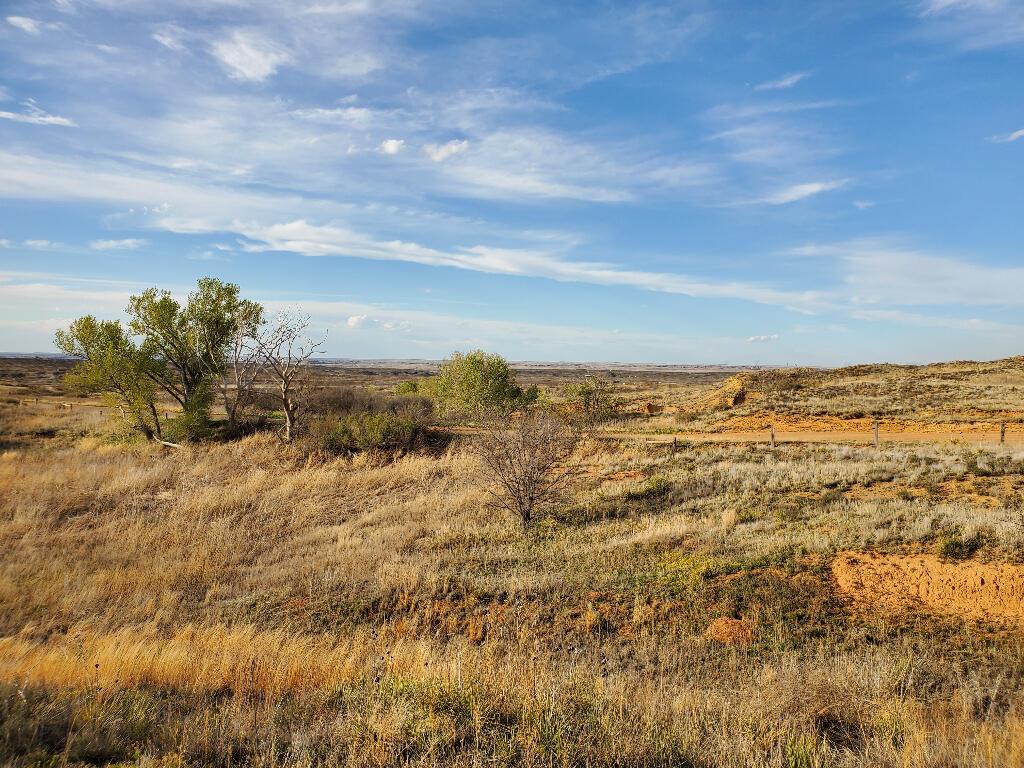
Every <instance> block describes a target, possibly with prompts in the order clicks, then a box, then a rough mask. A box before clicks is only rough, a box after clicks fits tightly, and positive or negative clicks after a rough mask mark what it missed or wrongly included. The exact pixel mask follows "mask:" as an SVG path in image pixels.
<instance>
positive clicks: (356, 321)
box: [345, 315, 370, 328]
mask: <svg viewBox="0 0 1024 768" xmlns="http://www.w3.org/2000/svg"><path fill="white" fill-rule="evenodd" d="M369 319H370V316H369V315H349V317H348V319H347V320H346V321H345V325H346V326H348V327H349V328H362V327H363V326H364V325H366V321H367V320H369Z"/></svg>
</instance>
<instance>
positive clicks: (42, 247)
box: [21, 240, 61, 251]
mask: <svg viewBox="0 0 1024 768" xmlns="http://www.w3.org/2000/svg"><path fill="white" fill-rule="evenodd" d="M21 244H22V245H23V246H25V247H26V248H31V249H32V250H34V251H51V250H53V249H55V248H60V246H61V243H56V242H54V241H53V240H22V242H21Z"/></svg>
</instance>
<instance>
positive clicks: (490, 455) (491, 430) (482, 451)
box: [472, 409, 578, 530]
mask: <svg viewBox="0 0 1024 768" xmlns="http://www.w3.org/2000/svg"><path fill="white" fill-rule="evenodd" d="M577 439H578V438H577V435H576V433H575V432H574V431H573V430H572V429H570V427H569V426H568V425H567V424H566V423H565V421H563V420H562V419H560V418H559V417H558V416H556V415H555V414H553V413H551V412H549V411H546V410H542V409H531V410H529V411H527V412H526V413H523V414H521V415H518V416H515V417H512V418H509V419H493V420H491V421H490V422H488V423H487V424H486V425H485V427H484V428H483V429H482V431H481V432H480V433H479V434H477V435H476V436H475V438H474V440H473V442H472V445H473V448H474V450H475V452H476V454H477V456H478V457H479V458H480V461H481V463H482V465H483V468H484V472H485V474H486V475H487V477H488V479H489V480H490V481H491V487H490V488H489V489H488V492H489V493H490V494H491V496H492V497H493V499H494V500H495V502H496V503H497V505H498V506H500V507H502V508H504V509H507V510H508V511H509V512H511V513H513V514H514V515H516V516H518V517H519V520H520V521H521V522H522V524H523V529H524V530H525V529H526V528H527V526H529V524H530V521H531V520H532V519H533V515H534V513H535V512H536V510H537V509H538V508H539V507H540V506H541V505H543V504H547V503H550V502H552V501H554V500H555V499H556V498H557V496H558V494H559V491H561V490H562V487H563V486H564V484H565V483H566V482H567V481H568V479H569V477H570V476H571V471H570V470H571V468H570V467H567V466H566V462H567V461H568V459H569V458H570V457H571V456H572V453H573V451H574V450H575V448H576V444H577Z"/></svg>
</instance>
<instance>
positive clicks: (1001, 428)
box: [999, 421, 1006, 445]
mask: <svg viewBox="0 0 1024 768" xmlns="http://www.w3.org/2000/svg"><path fill="white" fill-rule="evenodd" d="M1005 442H1006V422H1005V421H1001V422H999V444H1000V445H1003V444H1004V443H1005Z"/></svg>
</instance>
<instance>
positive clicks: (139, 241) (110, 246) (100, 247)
mask: <svg viewBox="0 0 1024 768" xmlns="http://www.w3.org/2000/svg"><path fill="white" fill-rule="evenodd" d="M148 244H149V241H148V240H145V239H143V238H137V237H128V238H125V239H123V240H93V241H92V242H91V243H89V247H90V248H92V249H93V250H94V251H134V250H136V249H138V248H142V247H143V246H144V245H148Z"/></svg>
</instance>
